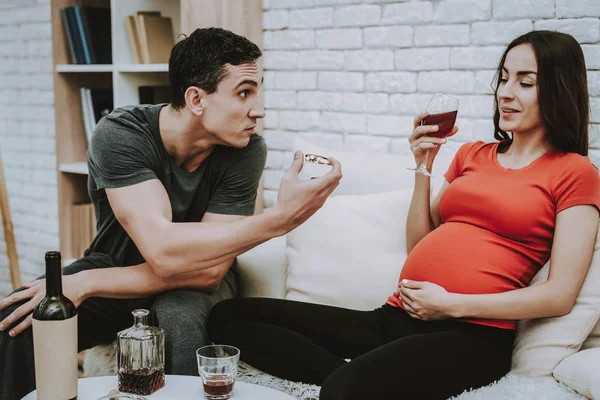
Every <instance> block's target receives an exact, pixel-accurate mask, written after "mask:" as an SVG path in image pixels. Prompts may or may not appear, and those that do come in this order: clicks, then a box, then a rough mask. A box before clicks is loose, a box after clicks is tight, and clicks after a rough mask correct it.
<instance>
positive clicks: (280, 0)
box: [271, 0, 315, 9]
mask: <svg viewBox="0 0 600 400" xmlns="http://www.w3.org/2000/svg"><path fill="white" fill-rule="evenodd" d="M314 5H315V0H272V1H271V8H272V9H279V8H306V7H313V6H314Z"/></svg>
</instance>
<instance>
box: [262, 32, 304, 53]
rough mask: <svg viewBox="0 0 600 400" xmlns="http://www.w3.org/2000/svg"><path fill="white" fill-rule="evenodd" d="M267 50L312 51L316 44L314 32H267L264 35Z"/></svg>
mask: <svg viewBox="0 0 600 400" xmlns="http://www.w3.org/2000/svg"><path fill="white" fill-rule="evenodd" d="M264 41H265V49H268V50H271V49H276V50H281V49H310V48H312V47H314V44H315V32H314V31H312V30H297V31H296V30H287V31H272V32H271V31H267V32H265V34H264Z"/></svg>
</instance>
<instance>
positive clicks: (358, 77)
mask: <svg viewBox="0 0 600 400" xmlns="http://www.w3.org/2000/svg"><path fill="white" fill-rule="evenodd" d="M318 88H319V90H330V91H337V92H362V91H363V90H365V77H364V75H363V74H362V73H361V72H320V73H319V82H318Z"/></svg>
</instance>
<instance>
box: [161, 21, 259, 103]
mask: <svg viewBox="0 0 600 400" xmlns="http://www.w3.org/2000/svg"><path fill="white" fill-rule="evenodd" d="M261 56H262V52H261V51H260V49H259V48H258V46H257V45H256V44H254V43H252V42H251V41H250V40H248V39H246V38H245V37H243V36H240V35H236V34H235V33H233V32H231V31H228V30H225V29H221V28H202V29H196V30H195V31H194V32H192V34H191V35H189V36H188V37H185V38H184V39H183V40H181V41H179V42H178V43H176V44H175V46H173V50H171V57H170V58H169V82H170V83H171V91H172V99H171V106H172V107H173V108H174V109H176V110H179V109H181V108H182V107H183V106H185V98H184V96H185V91H186V90H187V89H188V88H189V87H190V86H196V87H199V88H201V89H202V90H204V91H205V92H206V93H208V94H211V93H214V92H216V91H217V86H218V85H219V83H220V82H221V81H222V80H223V79H224V78H225V76H226V75H227V71H226V69H225V64H231V65H240V64H244V63H250V62H254V61H256V60H258V59H259V58H260V57H261Z"/></svg>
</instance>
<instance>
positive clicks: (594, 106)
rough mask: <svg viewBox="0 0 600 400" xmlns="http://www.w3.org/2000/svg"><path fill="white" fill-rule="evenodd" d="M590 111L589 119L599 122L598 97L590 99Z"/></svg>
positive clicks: (599, 108)
mask: <svg viewBox="0 0 600 400" xmlns="http://www.w3.org/2000/svg"><path fill="white" fill-rule="evenodd" d="M590 113H591V121H592V122H593V123H596V124H598V123H600V97H592V98H591V99H590Z"/></svg>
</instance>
